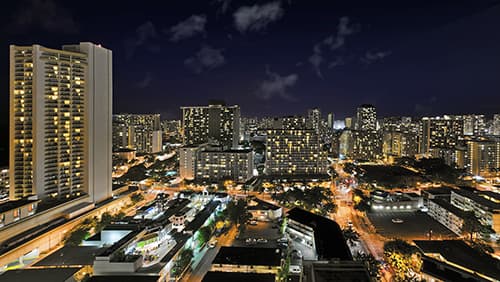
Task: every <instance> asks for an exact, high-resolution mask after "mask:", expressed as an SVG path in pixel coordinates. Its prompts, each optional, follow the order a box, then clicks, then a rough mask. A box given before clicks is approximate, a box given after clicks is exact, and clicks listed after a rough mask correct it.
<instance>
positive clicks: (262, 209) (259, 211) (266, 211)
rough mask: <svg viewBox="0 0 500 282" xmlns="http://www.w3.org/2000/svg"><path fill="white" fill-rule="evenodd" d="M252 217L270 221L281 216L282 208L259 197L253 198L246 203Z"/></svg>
mask: <svg viewBox="0 0 500 282" xmlns="http://www.w3.org/2000/svg"><path fill="white" fill-rule="evenodd" d="M247 210H248V211H249V212H250V213H251V214H252V217H253V218H255V219H257V220H261V221H271V220H275V219H279V218H281V216H282V215H283V209H282V208H281V207H279V206H276V205H273V204H271V203H269V202H266V201H263V200H261V199H259V198H253V199H251V200H250V202H249V203H248V205H247Z"/></svg>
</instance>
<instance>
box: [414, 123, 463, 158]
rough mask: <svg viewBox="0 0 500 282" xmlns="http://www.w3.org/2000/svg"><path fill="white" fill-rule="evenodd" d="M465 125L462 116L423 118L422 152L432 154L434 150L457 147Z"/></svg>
mask: <svg viewBox="0 0 500 282" xmlns="http://www.w3.org/2000/svg"><path fill="white" fill-rule="evenodd" d="M463 127H464V123H463V119H462V117H460V116H448V115H445V116H442V117H424V118H422V131H421V133H420V136H421V146H420V153H422V154H432V150H440V149H455V147H456V146H457V144H458V140H459V138H460V137H461V136H462V135H463Z"/></svg>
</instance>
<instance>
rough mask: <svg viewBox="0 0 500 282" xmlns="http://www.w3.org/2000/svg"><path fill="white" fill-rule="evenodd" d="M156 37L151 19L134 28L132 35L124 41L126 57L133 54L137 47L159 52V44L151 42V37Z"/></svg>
mask: <svg viewBox="0 0 500 282" xmlns="http://www.w3.org/2000/svg"><path fill="white" fill-rule="evenodd" d="M157 37H158V32H157V31H156V27H155V25H154V24H153V23H152V22H151V21H147V22H145V23H143V24H141V25H140V26H138V27H137V28H136V30H135V34H134V36H133V37H131V38H129V39H127V40H126V41H125V48H126V49H125V51H126V53H125V55H126V57H127V59H129V58H131V57H133V56H134V54H135V52H136V50H137V48H141V47H145V48H146V49H147V50H148V51H150V52H154V53H155V52H159V51H160V46H159V45H158V44H155V43H154V42H153V39H155V38H157Z"/></svg>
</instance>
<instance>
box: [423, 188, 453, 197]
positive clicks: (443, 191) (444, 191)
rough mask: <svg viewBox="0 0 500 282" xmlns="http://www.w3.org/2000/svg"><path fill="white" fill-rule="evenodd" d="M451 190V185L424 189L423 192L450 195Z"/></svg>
mask: <svg viewBox="0 0 500 282" xmlns="http://www.w3.org/2000/svg"><path fill="white" fill-rule="evenodd" d="M451 190H452V189H451V188H450V187H439V188H431V189H425V190H422V193H429V194H431V195H450V194H451Z"/></svg>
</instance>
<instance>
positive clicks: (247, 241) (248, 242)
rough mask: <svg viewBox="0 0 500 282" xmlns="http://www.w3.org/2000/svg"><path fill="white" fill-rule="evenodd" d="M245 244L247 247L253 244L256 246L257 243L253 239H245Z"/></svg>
mask: <svg viewBox="0 0 500 282" xmlns="http://www.w3.org/2000/svg"><path fill="white" fill-rule="evenodd" d="M245 243H246V244H247V245H254V244H256V243H257V240H256V239H255V238H247V239H246V240H245Z"/></svg>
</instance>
